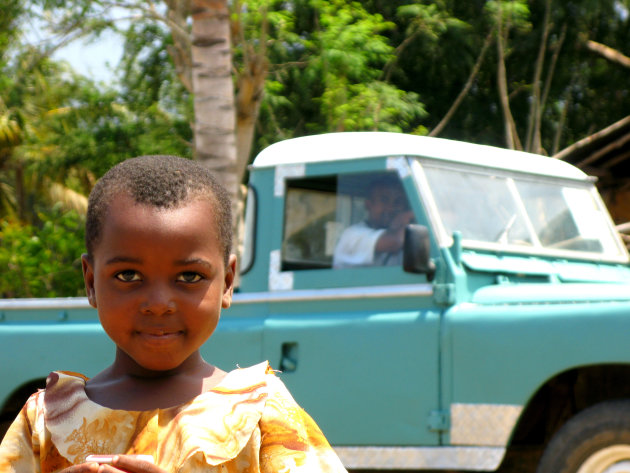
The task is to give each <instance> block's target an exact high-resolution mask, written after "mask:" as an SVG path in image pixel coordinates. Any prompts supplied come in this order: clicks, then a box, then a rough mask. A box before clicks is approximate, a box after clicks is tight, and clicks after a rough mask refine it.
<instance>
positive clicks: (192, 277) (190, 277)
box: [177, 271, 202, 283]
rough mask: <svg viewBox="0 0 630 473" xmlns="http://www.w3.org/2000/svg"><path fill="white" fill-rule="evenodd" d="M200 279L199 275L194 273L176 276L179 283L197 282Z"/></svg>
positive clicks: (189, 272)
mask: <svg viewBox="0 0 630 473" xmlns="http://www.w3.org/2000/svg"><path fill="white" fill-rule="evenodd" d="M201 279H202V276H201V274H199V273H195V272H194V271H186V272H183V273H181V274H180V275H179V276H177V280H178V281H180V282H187V283H190V282H199V281H200V280H201Z"/></svg>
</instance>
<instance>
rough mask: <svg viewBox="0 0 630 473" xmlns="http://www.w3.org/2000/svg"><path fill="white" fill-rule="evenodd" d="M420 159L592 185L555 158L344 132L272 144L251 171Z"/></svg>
mask: <svg viewBox="0 0 630 473" xmlns="http://www.w3.org/2000/svg"><path fill="white" fill-rule="evenodd" d="M390 156H420V157H425V158H432V159H437V160H443V161H451V162H458V163H465V164H471V165H476V166H482V167H490V168H499V169H505V170H510V171H518V172H525V173H530V174H538V175H544V176H551V177H563V178H567V179H573V180H580V181H585V180H592V178H590V177H589V176H587V175H586V174H585V173H584V172H582V171H581V170H580V169H578V168H576V167H575V166H573V165H571V164H569V163H567V162H564V161H560V160H557V159H554V158H548V157H545V156H541V155H537V154H532V153H525V152H522V151H514V150H508V149H502V148H496V147H493V146H486V145H477V144H472V143H465V142H462V141H454V140H447V139H444V138H432V137H427V136H416V135H406V134H402V133H388V132H342V133H328V134H323V135H312V136H303V137H300V138H293V139H289V140H285V141H280V142H278V143H275V144H272V145H271V146H269V147H267V148H265V149H264V150H263V151H261V152H260V154H258V156H257V157H256V159H255V160H254V162H253V164H252V167H254V168H261V167H270V166H279V165H286V164H309V163H320V162H326V161H338V160H352V159H360V158H370V157H390Z"/></svg>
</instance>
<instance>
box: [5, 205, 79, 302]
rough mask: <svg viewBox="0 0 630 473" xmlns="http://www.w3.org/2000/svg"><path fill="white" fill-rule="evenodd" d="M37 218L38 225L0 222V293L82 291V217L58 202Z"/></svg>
mask: <svg viewBox="0 0 630 473" xmlns="http://www.w3.org/2000/svg"><path fill="white" fill-rule="evenodd" d="M38 218H39V220H40V221H41V223H40V225H39V226H34V225H28V224H26V225H25V224H21V223H19V222H15V221H3V222H2V223H1V224H0V267H2V268H6V270H4V271H0V297H3V298H9V297H61V296H64V297H67V296H80V295H83V294H84V290H83V287H84V286H83V277H82V273H81V254H82V253H84V252H85V249H84V248H85V247H84V242H83V237H84V229H83V226H84V222H83V218H81V217H80V216H79V215H78V214H77V213H76V212H63V211H62V210H61V209H60V207H59V206H56V207H53V208H52V209H51V210H50V212H48V213H40V214H39V215H38Z"/></svg>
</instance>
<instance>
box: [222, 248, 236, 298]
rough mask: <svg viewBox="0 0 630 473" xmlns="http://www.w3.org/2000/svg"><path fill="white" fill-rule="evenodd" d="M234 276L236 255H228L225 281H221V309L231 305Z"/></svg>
mask: <svg viewBox="0 0 630 473" xmlns="http://www.w3.org/2000/svg"><path fill="white" fill-rule="evenodd" d="M235 276H236V255H230V258H229V259H228V264H227V266H226V267H225V280H224V281H223V297H222V299H221V307H223V308H224V309H227V308H228V307H230V305H232V294H233V293H234V278H235Z"/></svg>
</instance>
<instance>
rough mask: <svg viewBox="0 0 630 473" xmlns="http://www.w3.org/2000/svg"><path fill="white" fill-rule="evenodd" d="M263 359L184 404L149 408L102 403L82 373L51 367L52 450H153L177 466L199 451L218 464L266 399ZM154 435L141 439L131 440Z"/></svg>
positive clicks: (48, 413) (229, 455)
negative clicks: (90, 394)
mask: <svg viewBox="0 0 630 473" xmlns="http://www.w3.org/2000/svg"><path fill="white" fill-rule="evenodd" d="M271 373H272V370H271V368H270V367H269V364H268V363H267V362H263V363H260V364H257V365H254V366H252V367H249V368H239V369H236V370H234V371H231V372H229V373H228V374H227V375H226V376H225V377H224V378H223V380H221V382H220V383H219V384H218V385H217V386H215V387H214V388H212V389H211V390H209V391H207V392H205V393H202V394H200V395H198V396H196V397H195V398H193V399H192V400H190V401H188V402H187V403H185V404H182V405H180V406H176V407H170V408H167V409H155V410H152V411H124V410H115V409H109V408H107V407H103V406H101V405H99V404H96V403H95V402H93V401H91V400H90V399H89V398H88V397H87V394H86V392H85V382H86V380H87V378H86V377H85V376H83V375H80V374H77V373H69V372H57V371H56V372H53V373H51V374H50V375H49V377H48V379H47V382H46V391H45V394H44V410H45V422H46V428H47V430H48V431H49V432H50V435H51V439H52V442H53V444H54V445H55V447H56V448H57V450H58V451H59V453H60V454H61V455H62V456H64V457H65V458H67V459H68V460H69V461H70V462H72V463H73V464H76V463H81V462H83V461H84V460H85V457H86V456H87V455H89V454H113V453H153V454H154V457H155V458H156V461H157V462H158V464H160V465H161V466H162V467H167V465H166V464H164V462H165V461H166V462H167V463H168V466H171V467H174V468H173V469H171V471H176V470H177V469H179V467H180V466H181V465H183V464H184V463H185V462H186V461H187V460H188V459H189V458H190V457H192V456H193V455H196V454H198V453H202V454H203V456H204V458H205V461H206V463H208V464H209V465H211V466H214V465H218V464H221V463H224V462H226V461H229V460H231V459H233V458H235V457H236V456H237V455H238V454H239V452H240V451H241V450H242V449H243V448H244V447H245V445H246V444H247V442H248V441H249V439H250V437H251V436H252V433H253V431H254V429H255V428H256V426H257V425H258V422H259V420H260V418H261V416H262V413H263V409H264V407H265V402H266V400H267V397H268V385H267V379H268V378H267V376H269V375H270V374H271ZM143 436H144V438H145V439H154V440H153V441H151V442H149V443H147V441H146V440H145V441H141V440H140V444H138V439H141V438H142V437H143Z"/></svg>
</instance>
